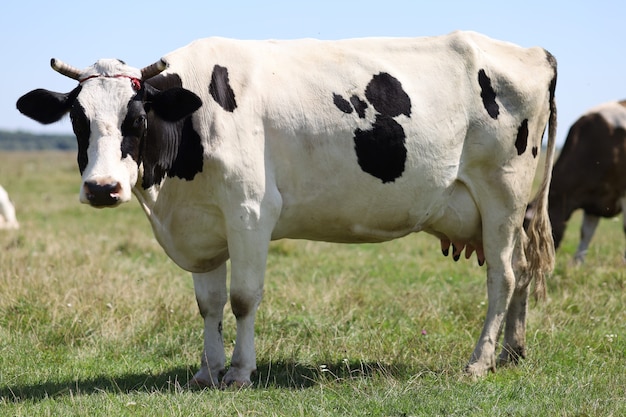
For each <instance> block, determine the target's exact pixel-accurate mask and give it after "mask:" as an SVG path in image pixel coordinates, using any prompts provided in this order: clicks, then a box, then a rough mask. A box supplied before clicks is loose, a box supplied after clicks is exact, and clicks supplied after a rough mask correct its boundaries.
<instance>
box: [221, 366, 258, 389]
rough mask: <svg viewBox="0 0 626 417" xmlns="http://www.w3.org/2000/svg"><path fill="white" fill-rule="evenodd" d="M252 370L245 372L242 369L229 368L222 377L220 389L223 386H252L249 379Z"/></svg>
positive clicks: (239, 387)
mask: <svg viewBox="0 0 626 417" xmlns="http://www.w3.org/2000/svg"><path fill="white" fill-rule="evenodd" d="M251 374H252V372H246V371H243V370H238V369H234V368H230V369H229V370H228V372H226V375H224V378H223V379H222V389H225V388H235V389H241V388H248V387H251V386H252V381H251V380H250V375H251Z"/></svg>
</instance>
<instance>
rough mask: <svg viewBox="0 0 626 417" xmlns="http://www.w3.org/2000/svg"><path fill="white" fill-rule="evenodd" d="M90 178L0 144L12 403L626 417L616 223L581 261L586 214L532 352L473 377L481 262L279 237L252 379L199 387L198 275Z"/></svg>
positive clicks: (6, 388)
mask: <svg viewBox="0 0 626 417" xmlns="http://www.w3.org/2000/svg"><path fill="white" fill-rule="evenodd" d="M79 181H80V178H79V174H78V169H77V167H76V162H75V155H73V154H66V153H10V154H9V153H0V184H2V185H3V186H4V187H5V188H6V189H7V191H8V192H9V194H10V195H11V197H12V199H13V201H14V203H15V205H16V208H17V214H18V220H19V221H20V223H21V226H22V227H21V229H20V230H18V231H3V232H2V233H0V415H15V416H56V415H63V416H73V415H76V416H79V415H85V416H114V415H116V416H117V415H124V416H126V415H129V416H134V415H138V416H139V415H149V416H218V415H227V416H233V415H237V416H312V415H316V416H317V415H319V416H336V415H372V416H397V417H400V416H412V415H416V416H417V415H441V416H486V415H489V416H544V415H545V416H620V415H626V372H625V365H626V331H625V330H626V309H625V308H624V306H625V305H626V291H625V290H626V289H625V287H626V265H625V264H624V261H623V259H622V256H623V253H624V249H625V248H626V241H625V239H624V236H623V233H622V231H621V229H622V227H621V222H620V221H615V220H604V221H602V222H601V223H600V227H599V230H598V232H597V235H596V238H595V239H594V241H593V242H592V245H591V248H590V251H589V253H588V255H587V262H586V263H585V264H584V265H582V266H575V265H573V264H572V263H571V259H572V255H573V253H574V250H575V247H576V245H577V243H578V240H577V236H578V227H579V224H580V215H579V214H577V215H576V216H574V218H573V219H572V221H571V222H570V225H569V228H568V230H567V233H566V236H565V239H564V242H563V246H562V247H561V248H560V250H559V252H558V255H557V267H556V270H555V272H554V274H553V276H552V277H551V278H550V279H549V281H548V300H547V301H546V302H543V303H536V302H534V301H533V302H531V305H530V314H529V327H528V335H527V338H528V358H527V360H525V361H523V362H522V363H521V364H520V365H519V366H518V367H510V368H504V369H499V370H498V372H497V373H495V374H491V375H488V376H487V377H485V378H482V379H478V380H473V379H470V378H467V377H465V376H464V375H463V373H462V372H461V371H462V368H463V366H464V365H465V363H466V361H467V359H468V358H469V354H470V353H471V351H472V349H473V347H474V343H475V342H476V339H477V337H478V334H479V332H480V329H481V326H482V321H483V318H484V315H485V311H486V305H485V303H486V285H485V268H484V267H482V268H481V267H478V266H477V265H476V261H475V259H472V260H470V261H466V260H464V259H462V260H461V261H459V262H458V263H455V262H453V261H452V260H451V258H444V257H443V256H442V255H441V253H440V250H439V243H438V241H437V240H435V239H434V238H432V237H430V236H428V235H425V234H419V235H413V236H410V237H407V238H404V239H400V240H397V241H394V242H389V243H386V244H380V245H332V244H325V243H314V242H304V241H291V240H285V241H280V242H274V243H273V244H272V247H271V250H270V256H269V261H268V270H267V279H266V286H265V296H264V301H263V303H262V304H261V308H260V309H259V314H258V318H257V356H258V373H257V375H256V376H255V378H254V379H253V382H254V388H253V389H245V390H241V391H236V390H226V391H218V390H204V391H189V390H186V389H184V388H183V387H184V385H185V383H186V382H187V380H188V378H189V377H190V376H192V375H193V373H194V372H195V371H196V370H197V368H198V366H199V362H200V353H201V350H202V321H201V319H200V317H199V314H198V312H197V307H196V305H195V298H194V294H193V284H192V280H191V278H190V276H189V274H188V273H186V272H184V271H182V270H180V269H179V268H178V267H176V266H175V265H174V264H173V263H172V262H171V261H170V260H169V259H168V258H167V257H166V256H165V255H164V254H163V252H162V251H161V249H160V248H159V246H158V244H157V243H156V242H155V240H154V238H153V237H152V233H151V230H150V226H149V224H148V221H147V220H146V219H145V217H144V215H143V213H142V212H141V210H140V208H139V206H138V204H137V203H136V202H132V203H131V204H127V205H125V206H123V207H120V208H117V209H114V210H108V209H107V210H94V209H91V208H89V207H86V206H83V205H81V204H79V203H78V197H77V193H78V187H79ZM226 308H227V314H226V319H225V323H224V337H225V344H226V349H227V353H228V354H230V352H232V348H233V340H234V337H235V323H234V319H233V317H232V314H230V310H229V306H228V305H227V307H226ZM422 331H424V333H425V334H423V332H422Z"/></svg>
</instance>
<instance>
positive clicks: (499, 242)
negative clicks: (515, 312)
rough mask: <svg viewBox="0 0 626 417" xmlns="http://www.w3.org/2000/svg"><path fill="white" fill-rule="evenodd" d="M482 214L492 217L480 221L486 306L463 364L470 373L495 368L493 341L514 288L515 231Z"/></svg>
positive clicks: (497, 334) (495, 339) (499, 331)
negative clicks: (482, 320) (472, 348)
mask: <svg viewBox="0 0 626 417" xmlns="http://www.w3.org/2000/svg"><path fill="white" fill-rule="evenodd" d="M485 218H488V219H491V221H490V222H485V223H484V224H483V231H484V236H485V239H484V242H483V243H484V250H485V257H486V261H487V298H488V307H487V316H486V317H485V322H484V325H483V330H482V332H481V334H480V337H479V339H478V342H477V343H476V347H475V348H474V351H473V352H472V355H471V357H470V360H469V363H468V364H467V366H466V367H465V371H466V372H467V373H468V374H470V375H472V376H482V375H485V374H486V373H488V372H489V371H495V368H496V360H495V350H496V345H497V343H498V340H499V338H500V333H501V330H502V327H503V324H504V318H505V316H506V313H507V310H508V307H509V304H510V302H511V299H512V297H513V292H514V290H515V273H514V271H513V266H512V258H513V248H514V245H515V243H514V232H513V230H510V229H511V228H510V227H507V226H506V221H504V222H496V221H494V220H495V219H497V217H496V216H495V215H490V214H489V213H486V217H485Z"/></svg>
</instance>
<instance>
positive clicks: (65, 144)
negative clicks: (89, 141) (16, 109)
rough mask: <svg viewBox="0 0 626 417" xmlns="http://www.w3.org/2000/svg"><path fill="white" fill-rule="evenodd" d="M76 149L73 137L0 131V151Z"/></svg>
mask: <svg viewBox="0 0 626 417" xmlns="http://www.w3.org/2000/svg"><path fill="white" fill-rule="evenodd" d="M76 149H77V145H76V137H75V136H74V135H39V134H34V133H27V132H21V131H17V132H9V131H6V130H0V151H43V150H59V151H74V150H76Z"/></svg>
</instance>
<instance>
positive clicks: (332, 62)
mask: <svg viewBox="0 0 626 417" xmlns="http://www.w3.org/2000/svg"><path fill="white" fill-rule="evenodd" d="M52 66H53V68H55V69H56V70H57V71H59V72H61V73H62V74H64V75H67V76H69V77H71V78H73V79H76V80H77V81H78V83H79V84H78V86H77V87H76V88H75V89H74V90H72V91H70V92H69V93H55V92H50V91H47V90H41V89H40V90H34V91H31V92H30V93H28V94H26V95H24V96H23V97H21V98H20V99H19V101H18V102H17V107H18V109H19V110H20V111H21V112H22V113H24V114H25V115H27V116H29V117H32V118H33V119H35V120H38V121H40V122H43V123H51V122H54V121H56V120H58V119H60V118H61V117H62V116H63V115H64V114H65V113H67V112H69V113H70V117H71V119H72V125H73V128H74V132H75V133H76V137H77V139H78V149H79V150H78V165H79V168H80V172H81V174H82V186H81V188H80V200H81V201H82V202H83V203H87V204H91V205H92V206H94V207H115V206H117V205H119V204H121V203H124V202H127V201H129V200H130V199H131V192H132V193H134V195H135V196H136V198H137V199H138V200H139V202H140V204H141V206H142V207H143V209H144V211H145V213H146V215H147V217H148V219H149V220H150V223H151V224H152V228H153V230H154V234H155V236H156V238H157V240H158V241H159V243H160V244H161V246H162V247H163V248H164V250H165V251H166V253H167V254H168V255H169V256H170V257H171V258H172V259H173V260H174V262H176V263H177V264H178V265H179V266H180V267H181V268H183V269H186V270H187V271H190V272H192V275H193V280H194V285H195V293H196V298H197V301H198V306H199V308H200V313H201V315H202V317H203V318H204V352H203V355H202V363H201V368H200V370H199V371H198V373H197V374H196V375H195V377H194V380H193V381H192V382H195V383H197V384H201V385H208V386H217V385H219V384H224V385H228V384H237V385H248V384H250V383H251V380H250V376H251V373H252V372H253V371H255V369H256V357H255V348H254V320H255V313H256V310H257V307H258V306H259V303H260V301H261V296H262V294H263V281H264V271H265V263H266V257H267V251H268V245H269V242H270V241H271V240H274V239H282V238H296V239H312V240H322V241H330V242H380V241H386V240H390V239H395V238H399V237H401V236H405V235H407V234H409V233H412V232H418V231H425V232H428V233H430V234H432V235H434V236H436V237H437V238H438V239H440V240H441V244H442V249H443V251H444V254H447V253H448V251H449V247H450V245H451V244H452V245H453V257H454V258H455V259H458V258H459V256H460V255H461V252H462V250H463V249H465V250H466V252H465V254H466V256H468V257H469V255H471V253H472V252H473V251H476V254H477V257H478V262H479V263H480V264H481V265H482V264H483V262H485V261H486V262H487V283H488V301H489V307H488V310H487V317H486V320H485V324H484V327H483V330H482V333H481V335H480V338H479V339H478V343H477V345H476V348H475V349H474V352H473V353H472V355H471V356H470V359H469V363H468V365H467V367H466V371H467V372H468V373H469V374H472V375H482V374H485V373H486V372H488V371H490V370H494V369H495V366H496V358H495V349H496V344H497V343H498V339H499V336H500V332H501V330H502V328H503V326H504V323H506V326H505V334H504V345H503V349H502V353H501V355H500V360H501V361H514V362H515V361H517V360H518V359H519V358H520V357H524V356H525V321H526V304H527V298H528V293H529V288H528V287H529V283H530V282H531V281H532V280H533V278H534V279H535V280H536V284H535V285H536V287H538V288H539V289H540V292H541V290H542V288H543V283H544V281H543V280H544V274H545V273H547V272H549V271H550V270H551V268H552V266H553V262H554V248H553V242H552V236H551V230H550V225H549V222H548V220H547V213H546V200H547V190H548V184H549V182H550V172H551V169H549V167H550V166H551V163H552V156H553V153H554V131H555V120H556V119H555V118H556V113H555V112H556V108H555V105H554V90H555V85H556V61H555V59H554V58H553V57H552V55H550V54H549V53H548V52H546V51H545V50H544V49H542V48H531V49H524V48H521V47H518V46H516V45H513V44H510V43H505V42H500V41H496V40H491V39H489V38H487V37H485V36H482V35H479V34H476V33H472V32H454V33H451V34H449V35H447V36H441V37H432V38H416V39H389V38H387V39H383V38H368V39H351V40H341V41H318V40H310V39H307V40H294V41H240V40H229V39H222V38H210V39H203V40H198V41H196V42H193V43H192V44H190V45H188V46H185V47H183V48H181V49H178V50H176V51H174V52H172V53H170V54H168V55H166V56H165V57H164V58H162V60H160V61H159V62H157V63H156V64H153V65H152V66H150V67H147V68H145V69H144V70H138V69H135V68H132V67H130V66H128V65H126V64H125V63H123V62H121V61H119V60H111V59H105V60H99V61H98V62H96V63H95V64H94V65H93V66H90V67H88V68H86V69H84V70H78V69H76V68H74V67H71V66H69V65H66V64H63V63H61V62H60V61H56V60H52ZM161 70H163V71H162V72H160V71H161ZM548 122H549V126H550V130H549V135H548V136H549V140H548V150H549V151H548V156H547V166H548V169H546V172H547V174H546V176H545V178H544V180H543V184H542V186H541V189H540V194H539V195H540V196H541V198H540V200H539V202H540V204H539V210H538V215H537V216H535V218H534V220H533V224H532V225H531V227H530V229H529V233H528V235H527V234H526V232H525V231H524V230H523V228H522V221H523V217H524V212H525V208H526V203H527V201H528V200H529V197H530V192H531V185H532V181H533V177H534V175H535V171H536V167H537V163H538V160H539V150H540V149H541V141H542V136H543V132H544V130H545V128H546V126H547V125H548ZM228 259H230V261H231V280H230V303H231V307H232V311H233V313H234V315H235V317H236V320H237V337H236V344H235V348H234V352H233V357H232V361H231V365H230V368H229V369H228V372H226V374H225V375H224V376H223V379H221V380H220V377H221V375H222V374H223V373H224V371H225V353H224V346H223V341H222V317H223V309H224V305H225V303H226V301H227V288H226V261H227V260H228Z"/></svg>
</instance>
